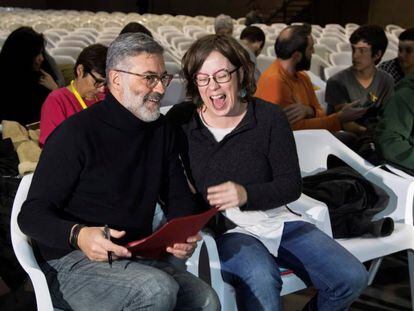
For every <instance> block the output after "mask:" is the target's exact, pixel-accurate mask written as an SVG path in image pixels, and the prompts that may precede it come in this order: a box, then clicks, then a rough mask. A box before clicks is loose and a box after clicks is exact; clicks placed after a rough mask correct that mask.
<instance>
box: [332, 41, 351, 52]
mask: <svg viewBox="0 0 414 311" xmlns="http://www.w3.org/2000/svg"><path fill="white" fill-rule="evenodd" d="M336 49H337V50H338V51H339V52H352V46H351V44H350V43H349V42H339V43H338V44H337V45H336Z"/></svg>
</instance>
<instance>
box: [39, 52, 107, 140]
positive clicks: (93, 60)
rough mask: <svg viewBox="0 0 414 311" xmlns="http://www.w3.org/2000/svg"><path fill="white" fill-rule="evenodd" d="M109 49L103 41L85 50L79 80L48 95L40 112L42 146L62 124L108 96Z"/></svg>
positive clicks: (80, 58)
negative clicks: (106, 71)
mask: <svg viewBox="0 0 414 311" xmlns="http://www.w3.org/2000/svg"><path fill="white" fill-rule="evenodd" d="M107 50H108V48H107V47H106V46H103V45H102V44H93V45H90V46H88V47H86V48H85V49H83V51H82V52H81V53H80V54H79V56H78V59H77V61H76V64H75V66H74V69H73V72H74V75H75V79H74V80H72V81H71V82H70V84H69V85H68V86H66V87H62V88H60V89H57V90H54V91H53V92H51V93H50V94H49V95H48V97H47V98H46V100H45V102H44V103H43V106H42V110H41V115H40V137H39V144H40V145H41V146H43V145H44V144H45V142H46V139H47V137H48V136H49V135H50V133H52V131H53V130H54V129H55V128H56V127H57V126H58V125H59V124H60V123H62V122H63V121H64V120H66V119H67V118H69V117H70V116H71V115H73V114H75V113H77V112H79V111H82V110H83V109H86V108H88V107H89V106H91V105H93V104H95V103H96V102H98V101H101V100H102V99H103V98H104V89H105V62H106V53H107Z"/></svg>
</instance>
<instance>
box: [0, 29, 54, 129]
mask: <svg viewBox="0 0 414 311" xmlns="http://www.w3.org/2000/svg"><path fill="white" fill-rule="evenodd" d="M44 53H45V40H44V38H43V35H42V34H39V33H37V32H36V31H34V30H33V29H32V28H30V27H20V28H18V29H16V30H14V31H13V32H12V33H11V34H10V35H9V36H8V37H7V39H6V41H5V42H4V45H3V48H2V49H1V52H0V68H1V69H2V75H1V76H0V92H1V94H2V95H1V107H0V120H13V121H17V122H19V123H21V124H23V125H25V124H28V123H33V122H37V121H39V119H40V107H41V106H42V103H43V102H44V100H45V98H46V97H47V95H48V94H49V92H50V91H52V90H55V89H57V88H58V85H57V84H56V82H55V80H54V78H53V77H52V76H51V74H50V73H49V72H47V71H45V70H44V69H42V68H43V67H44V66H45V65H46V64H44V61H45V56H44Z"/></svg>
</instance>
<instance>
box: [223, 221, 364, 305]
mask: <svg viewBox="0 0 414 311" xmlns="http://www.w3.org/2000/svg"><path fill="white" fill-rule="evenodd" d="M217 247H218V252H219V256H220V261H221V267H222V275H223V279H224V281H225V282H227V283H229V284H231V285H232V286H233V287H234V288H235V290H236V299H237V305H238V309H239V310H253V311H261V310H272V311H275V310H282V302H281V298H280V292H281V288H282V279H281V276H280V273H279V267H284V268H288V269H291V270H293V271H294V273H295V274H296V275H297V276H299V277H300V278H301V279H302V280H303V281H304V282H305V283H306V284H307V285H308V286H312V285H313V286H314V287H315V288H316V289H317V290H318V295H317V297H314V299H312V300H311V301H310V302H309V303H308V305H307V306H306V308H307V309H308V310H319V311H336V310H347V309H348V308H349V306H350V304H351V303H352V302H353V301H354V300H355V299H357V298H358V296H359V295H360V294H361V292H362V291H363V290H364V289H365V288H366V286H367V282H368V274H367V271H366V269H365V267H364V266H363V265H362V264H361V263H360V262H359V261H358V259H356V258H355V257H354V256H353V255H352V254H351V253H349V252H348V251H347V250H346V249H345V248H343V247H342V246H341V245H339V244H338V243H337V242H335V241H334V240H333V239H332V238H330V237H329V236H328V235H326V234H325V233H323V232H322V231H320V230H319V229H317V228H316V227H315V226H314V225H312V224H310V223H307V222H303V221H294V222H286V223H285V226H284V230H283V235H282V241H281V244H280V248H279V253H278V257H277V258H275V257H273V256H272V255H271V254H270V253H269V251H268V250H267V249H266V248H265V247H264V245H263V244H262V243H261V242H260V241H259V240H257V239H256V238H254V237H252V236H249V235H246V234H242V233H228V234H224V235H222V236H221V237H219V238H218V239H217Z"/></svg>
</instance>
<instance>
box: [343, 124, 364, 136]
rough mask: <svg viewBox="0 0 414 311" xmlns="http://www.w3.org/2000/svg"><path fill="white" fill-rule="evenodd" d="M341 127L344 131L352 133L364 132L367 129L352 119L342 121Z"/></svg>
mask: <svg viewBox="0 0 414 311" xmlns="http://www.w3.org/2000/svg"><path fill="white" fill-rule="evenodd" d="M342 128H343V129H344V130H345V131H347V132H351V133H354V134H364V133H365V132H366V131H367V128H366V127H365V126H362V125H359V124H358V123H356V122H354V121H351V122H345V123H342Z"/></svg>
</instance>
